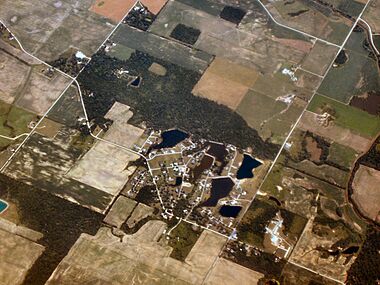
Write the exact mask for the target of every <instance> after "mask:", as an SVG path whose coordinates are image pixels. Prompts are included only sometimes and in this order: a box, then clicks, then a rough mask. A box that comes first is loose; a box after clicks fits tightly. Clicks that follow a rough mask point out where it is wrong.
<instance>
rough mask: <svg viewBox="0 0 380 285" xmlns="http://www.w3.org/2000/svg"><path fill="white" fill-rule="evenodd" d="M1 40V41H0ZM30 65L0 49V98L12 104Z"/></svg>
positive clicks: (21, 87) (22, 85) (23, 82)
mask: <svg viewBox="0 0 380 285" xmlns="http://www.w3.org/2000/svg"><path fill="white" fill-rule="evenodd" d="M0 42H1V41H0ZM30 69H31V68H30V67H29V66H28V65H27V64H25V63H23V62H21V61H20V60H18V59H16V58H14V57H12V56H10V55H8V54H7V53H5V52H3V51H2V50H0V99H1V100H3V101H4V102H6V103H8V104H12V103H13V101H14V99H15V98H16V96H17V95H18V93H19V92H21V91H22V89H23V87H24V84H25V81H26V80H27V78H28V75H29V72H30Z"/></svg>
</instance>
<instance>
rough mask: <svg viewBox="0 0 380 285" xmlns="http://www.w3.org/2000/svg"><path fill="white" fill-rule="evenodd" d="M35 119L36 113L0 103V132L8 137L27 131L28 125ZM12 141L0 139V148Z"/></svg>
mask: <svg viewBox="0 0 380 285" xmlns="http://www.w3.org/2000/svg"><path fill="white" fill-rule="evenodd" d="M35 119H36V115H34V114H33V113H30V112H28V111H25V110H23V109H21V108H18V107H15V106H11V105H8V104H6V103H3V102H2V103H1V104H0V134H1V135H3V136H8V137H15V136H18V135H20V134H23V133H27V132H29V131H30V130H29V128H28V125H29V123H30V122H31V121H33V120H35ZM12 142H13V141H12V140H7V139H2V138H1V139H0V148H4V147H6V146H8V145H10V144H11V143H12Z"/></svg>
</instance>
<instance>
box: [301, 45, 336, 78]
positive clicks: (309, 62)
mask: <svg viewBox="0 0 380 285" xmlns="http://www.w3.org/2000/svg"><path fill="white" fill-rule="evenodd" d="M337 51H338V48H337V47H335V46H332V45H327V44H325V43H323V42H320V41H316V43H315V44H314V46H313V48H312V50H311V52H310V53H309V54H308V55H307V56H306V58H305V60H303V62H302V64H301V67H302V68H303V69H306V70H308V71H311V72H314V73H316V74H319V75H324V74H325V72H326V70H327V68H328V67H329V65H330V63H331V62H332V61H333V60H334V58H335V55H336V53H337Z"/></svg>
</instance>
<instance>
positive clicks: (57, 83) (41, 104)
mask: <svg viewBox="0 0 380 285" xmlns="http://www.w3.org/2000/svg"><path fill="white" fill-rule="evenodd" d="M69 82H70V79H69V78H67V77H64V76H63V75H61V74H59V73H57V72H56V73H55V75H54V77H53V78H51V79H50V78H48V77H46V76H44V75H43V74H42V73H40V72H39V70H38V68H33V71H32V73H31V75H30V78H29V81H28V83H27V84H26V86H25V90H24V92H23V95H21V97H20V98H19V99H18V100H16V101H15V104H16V105H17V106H19V107H22V108H24V109H26V110H29V111H32V112H34V113H36V114H39V115H42V114H44V113H45V112H46V111H47V110H48V109H49V108H50V106H51V105H52V103H53V102H54V101H55V100H56V99H57V98H58V97H59V95H60V94H61V93H62V92H63V90H64V89H65V87H66V86H67V85H68V84H69Z"/></svg>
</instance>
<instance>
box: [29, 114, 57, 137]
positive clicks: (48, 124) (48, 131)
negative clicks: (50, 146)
mask: <svg viewBox="0 0 380 285" xmlns="http://www.w3.org/2000/svg"><path fill="white" fill-rule="evenodd" d="M62 126H63V125H62V124H60V123H57V122H55V121H52V120H50V119H47V118H44V119H43V121H42V122H41V123H40V124H39V126H38V128H37V130H36V131H37V133H39V134H40V135H43V136H46V137H49V138H54V137H55V136H56V135H57V134H58V132H59V130H60V129H61V127H62Z"/></svg>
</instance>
